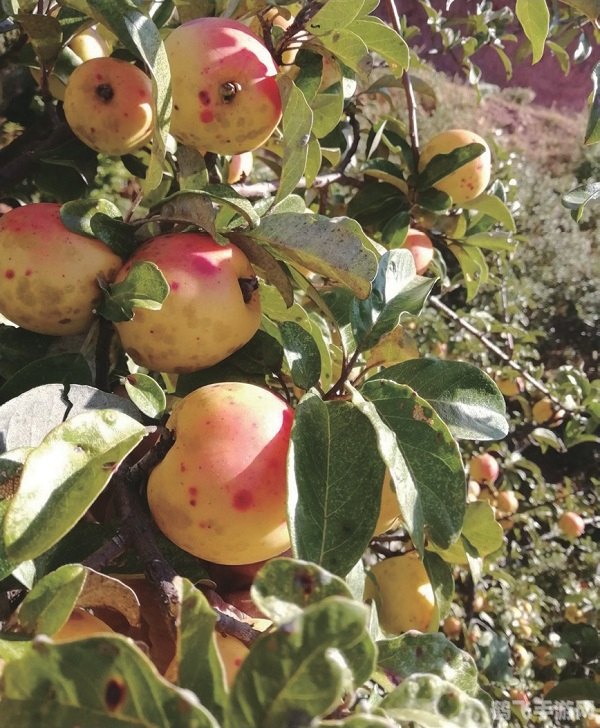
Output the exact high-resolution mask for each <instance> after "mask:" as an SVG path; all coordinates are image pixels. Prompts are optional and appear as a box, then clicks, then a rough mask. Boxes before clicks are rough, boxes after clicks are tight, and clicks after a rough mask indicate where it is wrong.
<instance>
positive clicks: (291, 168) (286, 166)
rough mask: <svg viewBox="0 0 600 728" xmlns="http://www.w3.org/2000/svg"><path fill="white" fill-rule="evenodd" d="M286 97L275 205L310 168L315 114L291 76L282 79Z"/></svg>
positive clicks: (280, 80)
mask: <svg viewBox="0 0 600 728" xmlns="http://www.w3.org/2000/svg"><path fill="white" fill-rule="evenodd" d="M278 83H279V86H280V91H281V96H282V98H283V104H284V107H283V118H282V120H281V123H282V126H283V160H282V170H281V176H280V178H279V188H278V190H277V195H276V197H275V202H276V203H277V202H280V201H281V200H283V199H285V198H286V197H287V196H288V195H289V194H291V193H292V192H293V191H294V190H295V188H296V185H297V184H298V182H299V181H300V179H301V178H302V175H303V174H304V170H305V169H306V161H307V159H308V143H309V141H310V132H311V129H312V124H313V112H312V109H311V108H310V106H309V104H308V101H307V100H306V99H305V98H304V94H303V93H302V91H300V89H299V88H298V87H297V86H296V84H295V83H294V82H293V81H292V80H291V79H290V78H288V77H287V76H285V75H284V76H280V77H279V80H278Z"/></svg>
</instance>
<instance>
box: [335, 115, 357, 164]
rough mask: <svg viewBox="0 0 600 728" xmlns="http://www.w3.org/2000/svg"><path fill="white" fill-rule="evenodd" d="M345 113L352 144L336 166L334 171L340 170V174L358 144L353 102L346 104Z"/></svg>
mask: <svg viewBox="0 0 600 728" xmlns="http://www.w3.org/2000/svg"><path fill="white" fill-rule="evenodd" d="M346 114H347V115H348V120H349V123H350V126H351V128H352V144H351V145H350V146H349V147H348V150H347V151H346V154H344V157H343V159H342V160H341V162H340V163H339V164H338V166H337V167H336V172H340V173H342V174H343V173H344V171H345V169H346V167H347V166H348V165H349V164H350V162H351V161H352V157H353V156H354V155H355V154H356V150H357V149H358V145H359V144H360V124H359V123H358V119H357V118H356V107H355V106H354V104H349V105H348V108H347V109H346Z"/></svg>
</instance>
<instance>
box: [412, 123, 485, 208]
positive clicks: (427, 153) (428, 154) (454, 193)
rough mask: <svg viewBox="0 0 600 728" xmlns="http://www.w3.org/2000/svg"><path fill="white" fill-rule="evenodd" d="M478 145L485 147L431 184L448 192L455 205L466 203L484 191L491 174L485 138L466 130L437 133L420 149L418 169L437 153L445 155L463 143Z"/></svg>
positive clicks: (421, 169)
mask: <svg viewBox="0 0 600 728" xmlns="http://www.w3.org/2000/svg"><path fill="white" fill-rule="evenodd" d="M473 143H477V144H482V145H483V146H484V147H485V151H484V152H483V154H481V155H479V157H476V158H475V159H473V160H472V161H470V162H467V164H464V165H463V166H462V167H459V169H457V170H455V171H454V172H452V173H451V174H449V175H447V176H446V177H443V178H442V179H441V180H439V181H438V182H436V183H435V184H434V185H433V186H434V187H435V188H436V189H437V190H441V191H442V192H445V193H446V194H447V195H450V197H451V198H452V201H453V202H454V204H455V205H462V204H463V203H465V202H470V201H471V200H474V199H475V198H476V197H479V195H480V194H481V193H482V192H483V191H484V190H485V188H486V187H487V186H488V184H489V182H490V176H491V164H492V159H491V153H490V148H489V147H488V145H487V143H486V141H485V140H484V139H482V138H481V137H480V136H479V134H475V133H474V132H472V131H467V130H466V129H450V130H448V131H443V132H441V133H440V134H437V135H436V136H434V137H433V138H432V139H430V140H429V141H428V142H427V144H425V146H424V147H423V148H422V149H421V155H420V157H419V171H420V172H421V171H423V170H424V169H425V167H426V166H427V165H428V164H429V162H430V161H431V160H432V159H433V157H435V156H436V155H438V154H448V153H449V152H452V151H454V150H455V149H457V148H458V147H464V146H465V145H466V144H473Z"/></svg>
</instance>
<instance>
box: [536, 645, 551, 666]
mask: <svg viewBox="0 0 600 728" xmlns="http://www.w3.org/2000/svg"><path fill="white" fill-rule="evenodd" d="M533 654H534V655H535V657H534V662H535V664H536V665H537V666H538V667H548V666H549V665H551V664H552V663H553V662H554V659H553V657H552V651H551V650H550V648H549V647H547V646H546V645H538V646H537V647H534V648H533Z"/></svg>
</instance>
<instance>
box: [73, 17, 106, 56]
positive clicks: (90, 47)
mask: <svg viewBox="0 0 600 728" xmlns="http://www.w3.org/2000/svg"><path fill="white" fill-rule="evenodd" d="M69 48H70V49H71V50H72V51H73V52H74V53H76V54H77V55H78V56H79V57H80V58H81V60H82V61H84V62H85V61H89V60H91V59H92V58H106V56H109V55H110V53H111V47H110V44H109V43H108V41H107V40H106V39H105V38H103V37H102V36H101V35H100V33H99V32H98V29H97V27H96V26H95V25H92V27H91V28H86V29H85V30H82V31H81V33H77V35H76V36H74V38H73V39H72V40H71V42H70V43H69Z"/></svg>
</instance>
